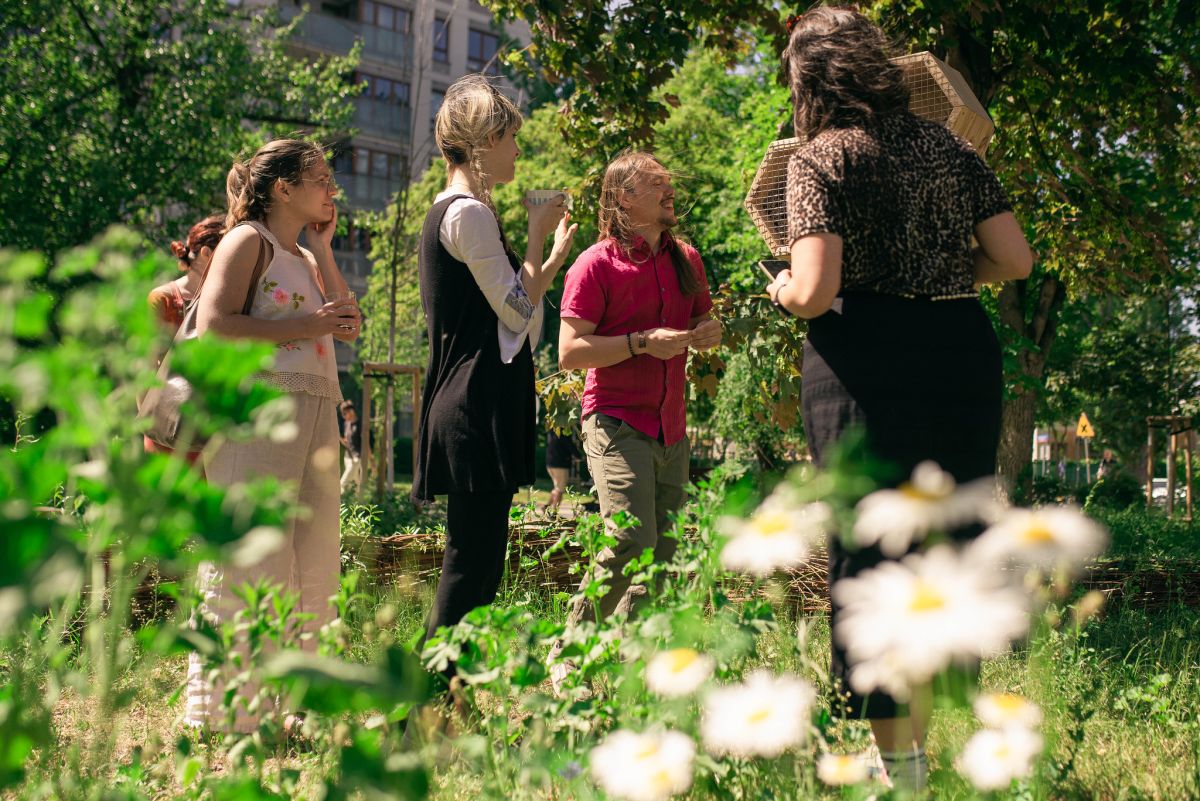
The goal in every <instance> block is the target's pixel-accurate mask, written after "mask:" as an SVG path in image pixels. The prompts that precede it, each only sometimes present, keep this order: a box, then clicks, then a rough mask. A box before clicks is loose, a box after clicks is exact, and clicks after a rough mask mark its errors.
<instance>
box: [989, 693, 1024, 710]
mask: <svg viewBox="0 0 1200 801" xmlns="http://www.w3.org/2000/svg"><path fill="white" fill-rule="evenodd" d="M992 703H994V704H995V705H996V707H997V708H998V709H999V710H1000V711H1001V712H1004V713H1006V714H1008V715H1012V714H1015V713H1017V712H1020V711H1021V709H1022V708H1024V706H1025V699H1024V698H1022V697H1021V696H1019V695H1017V694H1015V693H997V694H996V695H993V696H992Z"/></svg>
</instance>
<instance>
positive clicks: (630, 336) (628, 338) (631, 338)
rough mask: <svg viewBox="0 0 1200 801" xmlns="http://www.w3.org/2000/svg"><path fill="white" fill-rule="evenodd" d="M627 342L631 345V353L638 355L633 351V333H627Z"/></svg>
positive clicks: (631, 354)
mask: <svg viewBox="0 0 1200 801" xmlns="http://www.w3.org/2000/svg"><path fill="white" fill-rule="evenodd" d="M625 344H626V345H627V346H629V355H630V356H637V354H636V353H634V352H633V335H632V334H626V335H625Z"/></svg>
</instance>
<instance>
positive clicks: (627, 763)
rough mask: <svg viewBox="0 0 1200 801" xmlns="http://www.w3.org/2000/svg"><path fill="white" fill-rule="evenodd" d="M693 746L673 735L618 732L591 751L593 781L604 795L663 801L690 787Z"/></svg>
mask: <svg viewBox="0 0 1200 801" xmlns="http://www.w3.org/2000/svg"><path fill="white" fill-rule="evenodd" d="M695 756H696V744H695V743H694V742H692V739H691V738H690V737H687V736H686V735H683V734H680V733H679V732H675V731H647V732H634V731H630V730H628V729H618V730H617V731H614V732H613V733H612V734H610V735H608V737H606V738H605V740H604V742H602V743H601V744H600V745H598V746H596V747H595V748H593V749H592V752H591V754H590V756H589V761H590V763H591V769H592V777H593V778H594V779H595V781H596V783H597V784H598V785H600V787H601V788H602V789H603V790H604V792H605V793H607V794H608V795H610V796H612V797H613V798H621V799H627V801H665V799H668V798H670V797H671V796H673V795H679V794H680V793H686V792H687V791H688V789H689V788H690V787H691V786H692V763H693V760H694V759H695Z"/></svg>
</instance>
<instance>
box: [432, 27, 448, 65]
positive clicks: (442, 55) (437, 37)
mask: <svg viewBox="0 0 1200 801" xmlns="http://www.w3.org/2000/svg"><path fill="white" fill-rule="evenodd" d="M433 60H434V61H436V62H438V63H439V64H449V63H450V20H448V19H443V18H442V17H434V18H433Z"/></svg>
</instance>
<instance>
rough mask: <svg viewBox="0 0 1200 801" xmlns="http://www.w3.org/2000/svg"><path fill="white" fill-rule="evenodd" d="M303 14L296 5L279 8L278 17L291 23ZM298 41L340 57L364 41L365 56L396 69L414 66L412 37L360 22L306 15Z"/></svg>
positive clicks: (298, 34)
mask: <svg viewBox="0 0 1200 801" xmlns="http://www.w3.org/2000/svg"><path fill="white" fill-rule="evenodd" d="M301 11H302V9H300V8H297V7H296V6H293V5H289V4H284V5H280V6H279V17H280V19H282V20H283V21H284V22H285V23H286V22H291V21H292V20H293V19H295V18H296V17H298V16H299V15H300V13H301ZM295 40H296V41H297V42H302V43H305V44H309V45H312V46H313V47H319V48H320V49H322V50H326V51H329V52H331V53H337V54H338V55H345V54H346V53H349V52H350V48H351V47H353V46H354V42H355V41H356V40H361V41H362V43H363V56H364V57H366V58H370V59H374V60H376V61H384V62H386V63H387V64H389V65H390V66H394V67H404V68H408V67H411V66H412V36H411V35H409V34H404V33H397V32H396V31H388V30H384V29H383V28H376V27H375V26H374V25H363V24H362V23H361V22H358V21H357V20H350V19H343V18H341V17H334V16H332V15H330V14H323V13H321V12H320V11H316V10H313V11H309V12H308V13H307V14H305V15H304V19H302V20H301V21H300V24H299V25H298V26H296V34H295Z"/></svg>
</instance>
